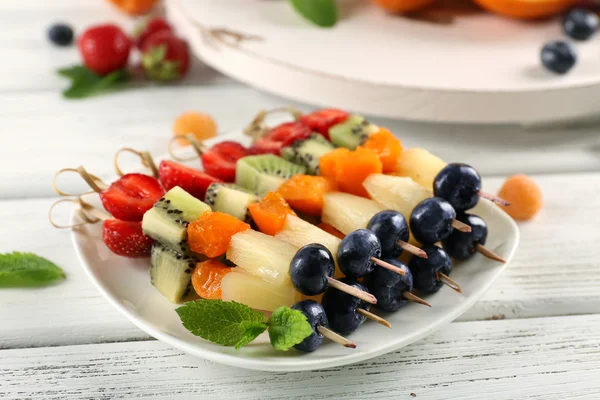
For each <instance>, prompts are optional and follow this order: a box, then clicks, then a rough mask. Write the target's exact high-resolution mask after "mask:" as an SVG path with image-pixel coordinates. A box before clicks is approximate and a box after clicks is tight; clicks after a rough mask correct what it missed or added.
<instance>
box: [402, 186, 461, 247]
mask: <svg viewBox="0 0 600 400" xmlns="http://www.w3.org/2000/svg"><path fill="white" fill-rule="evenodd" d="M454 218H456V211H454V208H452V206H451V205H450V203H448V202H447V201H445V200H443V199H440V198H439V197H431V198H429V199H425V200H423V201H422V202H420V203H419V204H417V206H416V207H415V208H414V209H413V211H412V213H411V214H410V230H411V231H412V233H413V236H414V237H415V239H417V240H418V241H419V242H421V243H423V244H433V243H437V242H439V241H441V240H444V239H446V238H447V237H448V236H450V234H451V233H452V231H453V228H452V220H453V219H454Z"/></svg>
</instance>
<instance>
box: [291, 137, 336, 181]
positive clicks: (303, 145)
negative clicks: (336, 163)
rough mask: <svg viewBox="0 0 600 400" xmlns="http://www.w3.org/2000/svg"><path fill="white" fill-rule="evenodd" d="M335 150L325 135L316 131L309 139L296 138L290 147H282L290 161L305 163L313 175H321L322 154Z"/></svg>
mask: <svg viewBox="0 0 600 400" xmlns="http://www.w3.org/2000/svg"><path fill="white" fill-rule="evenodd" d="M332 150H335V146H334V145H332V144H331V143H329V141H328V140H327V139H325V137H323V135H320V134H318V133H315V134H313V135H311V136H310V137H309V138H307V139H302V140H296V141H295V142H294V143H292V145H291V146H289V147H284V148H283V149H281V156H282V157H283V158H285V159H286V160H288V161H291V162H293V163H296V164H300V165H304V166H305V167H306V169H307V171H308V173H309V174H311V175H319V160H320V159H321V156H323V155H324V154H327V153H329V152H330V151H332Z"/></svg>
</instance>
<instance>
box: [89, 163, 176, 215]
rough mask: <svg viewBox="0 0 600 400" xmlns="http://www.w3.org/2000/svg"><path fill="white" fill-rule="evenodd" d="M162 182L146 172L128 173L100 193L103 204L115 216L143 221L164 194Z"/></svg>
mask: <svg viewBox="0 0 600 400" xmlns="http://www.w3.org/2000/svg"><path fill="white" fill-rule="evenodd" d="M164 194H165V190H164V189H163V187H162V186H161V185H160V182H158V180H156V178H153V177H151V176H148V175H144V174H127V175H123V176H122V177H121V178H119V180H118V181H116V182H114V183H113V184H112V185H110V186H109V187H108V188H107V189H106V190H104V191H102V192H101V193H100V200H101V201H102V205H103V206H104V208H105V209H106V211H108V212H109V213H111V214H112V215H113V216H114V217H115V218H118V219H121V220H123V221H141V220H142V217H143V216H144V213H145V212H146V211H148V210H149V209H150V208H152V206H153V205H154V203H156V202H157V201H158V200H159V199H160V198H161V197H162V196H163V195H164Z"/></svg>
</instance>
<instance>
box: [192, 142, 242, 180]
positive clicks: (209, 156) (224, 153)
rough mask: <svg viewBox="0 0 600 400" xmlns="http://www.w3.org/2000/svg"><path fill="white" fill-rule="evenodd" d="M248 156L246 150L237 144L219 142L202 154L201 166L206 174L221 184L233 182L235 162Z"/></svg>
mask: <svg viewBox="0 0 600 400" xmlns="http://www.w3.org/2000/svg"><path fill="white" fill-rule="evenodd" d="M248 155H250V153H249V151H248V149H247V148H245V147H244V146H242V145H241V144H239V143H238V142H232V141H226V142H221V143H217V144H215V145H214V146H213V147H212V148H211V149H210V150H208V151H207V152H205V153H204V154H202V165H203V167H204V171H206V173H208V174H210V175H212V176H214V177H216V178H219V179H221V180H222V181H223V182H233V181H235V165H236V163H237V160H239V159H240V158H242V157H246V156H248Z"/></svg>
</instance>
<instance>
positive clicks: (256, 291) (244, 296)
mask: <svg viewBox="0 0 600 400" xmlns="http://www.w3.org/2000/svg"><path fill="white" fill-rule="evenodd" d="M221 293H222V296H221V299H222V300H224V301H231V300H233V301H237V302H238V303H242V304H245V305H247V306H249V307H252V308H255V309H258V310H265V311H274V310H275V309H276V308H277V307H279V306H288V307H289V306H291V305H293V304H294V303H296V302H298V301H300V298H301V296H300V293H298V292H297V291H296V289H294V287H293V286H286V285H283V286H277V285H274V284H272V283H269V282H266V281H263V280H262V279H260V278H258V277H256V276H252V275H248V274H245V273H243V272H236V271H232V272H230V273H228V274H227V275H225V276H224V277H223V280H222V281H221Z"/></svg>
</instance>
